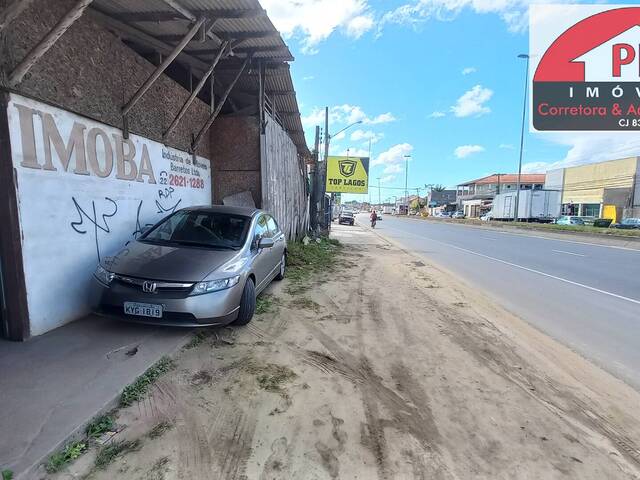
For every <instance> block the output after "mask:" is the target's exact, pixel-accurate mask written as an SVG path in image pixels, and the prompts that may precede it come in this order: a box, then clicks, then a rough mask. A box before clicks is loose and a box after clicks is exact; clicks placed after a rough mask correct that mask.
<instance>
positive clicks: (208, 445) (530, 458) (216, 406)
mask: <svg viewBox="0 0 640 480" xmlns="http://www.w3.org/2000/svg"><path fill="white" fill-rule="evenodd" d="M336 232H337V234H338V236H339V237H340V238H342V240H343V241H344V242H348V245H347V246H346V248H345V249H344V253H343V254H341V259H340V268H339V269H338V270H337V271H336V272H326V273H325V274H323V275H321V276H317V277H315V278H313V279H312V284H311V285H310V288H309V289H308V290H306V291H304V292H302V293H299V294H297V295H295V296H291V295H289V294H288V293H287V281H286V280H285V281H284V282H281V283H279V284H274V286H273V287H272V288H271V292H270V293H271V294H272V295H274V296H275V298H277V300H276V303H277V305H276V306H275V307H274V309H273V311H272V312H269V313H265V314H262V315H260V316H258V317H256V318H255V319H254V321H253V322H252V323H251V324H250V325H249V326H247V327H244V328H236V329H222V330H218V331H214V332H209V335H208V336H206V337H205V338H204V340H203V341H202V343H200V344H199V345H197V346H196V347H194V348H190V349H185V350H184V351H183V352H182V353H181V354H180V355H179V356H178V357H177V358H176V362H177V368H176V369H175V370H174V371H173V372H171V373H169V374H167V375H166V376H164V377H162V378H161V380H159V382H158V383H157V384H156V385H155V386H154V388H153V391H152V393H151V395H150V396H149V398H148V399H147V400H146V401H144V402H141V403H139V404H137V405H134V406H132V407H129V408H127V409H124V410H122V411H121V412H120V414H119V417H118V425H119V427H120V428H121V431H120V432H119V433H118V434H117V435H116V437H115V438H116V439H120V440H123V439H124V440H139V441H140V442H139V445H138V446H137V447H136V448H135V449H134V451H130V452H128V453H125V454H122V455H120V456H118V457H117V458H116V459H115V460H114V461H113V462H112V463H111V464H110V465H109V466H108V467H107V468H106V469H105V470H95V471H93V472H91V465H92V464H93V459H94V456H95V451H92V452H90V453H89V454H86V455H85V456H84V457H82V458H81V459H80V460H78V461H77V462H76V463H75V464H73V465H72V466H71V467H70V468H69V469H68V470H66V471H65V472H63V473H61V474H58V475H56V476H55V477H52V478H84V477H85V476H87V474H89V475H88V476H89V478H95V479H114V478H127V479H148V480H160V479H203V480H204V479H260V480H272V479H273V480H280V479H282V480H284V479H335V478H340V479H413V478H415V479H456V478H457V479H482V478H484V479H553V478H563V479H564V478H576V479H585V480H588V479H594V480H595V479H597V480H603V479H631V478H640V448H639V445H640V410H639V408H638V407H639V406H640V396H639V395H638V393H636V392H635V391H634V390H632V389H630V388H629V387H627V386H626V385H625V384H623V383H622V382H620V381H618V380H616V379H614V378H613V377H611V376H609V375H608V374H606V373H604V372H603V371H601V370H599V369H597V368H596V367H595V366H593V365H591V364H589V363H588V362H586V361H585V360H583V359H582V358H581V357H579V356H577V355H576V354H574V353H573V352H571V351H569V350H567V349H566V348H564V347H562V346H560V345H559V344H557V343H555V342H554V341H552V340H551V339H549V338H548V337H546V336H544V335H542V334H541V333H539V332H538V331H536V330H534V329H532V328H531V327H529V326H528V325H527V324H525V323H524V322H522V321H521V320H519V319H518V318H515V317H514V316H512V315H511V314H510V313H508V312H506V311H504V310H502V309H500V308H498V307H497V306H495V305H494V304H492V303H490V302H489V301H488V300H487V299H486V298H484V297H483V296H481V295H480V294H478V293H476V292H473V291H471V290H470V289H469V288H468V287H466V286H465V285H464V284H463V283H461V282H460V281H459V280H457V279H455V278H453V277H452V276H450V275H449V274H448V273H447V272H445V271H443V270H441V269H439V268H437V267H436V266H434V265H429V264H427V263H425V262H424V260H420V259H417V258H415V257H413V256H411V255H410V254H408V253H406V252H404V251H402V250H401V249H400V248H398V247H396V246H394V245H392V244H389V243H387V242H386V241H384V240H381V239H380V238H379V237H377V236H376V235H373V234H371V233H370V232H368V231H365V230H363V229H361V228H360V227H345V228H342V229H337V230H336ZM541 301H543V300H541ZM157 425H161V427H157ZM154 427H156V428H155V430H154ZM152 431H153V432H154V433H152V434H150V432H152Z"/></svg>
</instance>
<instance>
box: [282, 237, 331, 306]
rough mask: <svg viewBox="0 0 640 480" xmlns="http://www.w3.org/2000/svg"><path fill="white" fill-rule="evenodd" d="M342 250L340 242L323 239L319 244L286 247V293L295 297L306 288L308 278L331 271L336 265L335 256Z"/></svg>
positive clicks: (311, 243)
mask: <svg viewBox="0 0 640 480" xmlns="http://www.w3.org/2000/svg"><path fill="white" fill-rule="evenodd" d="M341 249H342V246H341V245H340V242H338V241H337V240H335V239H332V238H326V237H323V238H321V239H320V241H319V242H317V241H311V242H310V243H309V244H308V245H305V244H304V243H302V242H293V243H290V244H289V245H288V247H287V265H288V270H287V278H288V279H289V285H288V287H287V293H289V294H290V295H297V294H300V293H302V292H303V291H304V290H306V288H308V287H307V286H306V285H305V283H306V281H307V280H308V278H309V277H310V276H311V275H312V274H314V273H319V272H327V271H331V270H332V269H333V267H334V266H335V263H336V254H337V253H338V252H339V251H340V250H341Z"/></svg>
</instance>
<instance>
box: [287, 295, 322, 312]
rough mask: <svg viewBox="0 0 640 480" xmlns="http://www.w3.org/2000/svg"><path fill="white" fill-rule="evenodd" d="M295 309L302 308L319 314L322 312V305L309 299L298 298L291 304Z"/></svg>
mask: <svg viewBox="0 0 640 480" xmlns="http://www.w3.org/2000/svg"><path fill="white" fill-rule="evenodd" d="M289 304H290V305H291V306H292V307H294V308H301V309H304V310H313V311H314V312H317V311H319V310H320V305H319V304H317V303H316V302H314V301H313V300H311V299H310V298H308V297H296V298H294V299H293V300H291V302H290V303H289Z"/></svg>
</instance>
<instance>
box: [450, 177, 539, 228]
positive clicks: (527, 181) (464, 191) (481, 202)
mask: <svg viewBox="0 0 640 480" xmlns="http://www.w3.org/2000/svg"><path fill="white" fill-rule="evenodd" d="M544 182H545V174H544V173H523V174H521V175H520V189H521V190H532V189H533V190H538V189H541V188H542V187H543V186H544ZM517 186H518V174H517V173H496V174H493V175H488V176H486V177H482V178H478V179H476V180H472V181H470V182H466V183H461V184H459V185H458V186H457V190H456V203H457V207H458V210H462V211H463V212H464V214H465V215H466V216H467V217H469V218H477V217H480V216H482V215H484V214H485V213H487V212H488V211H489V210H491V205H492V203H493V198H494V197H495V196H496V195H497V194H499V193H505V192H514V191H516V190H517Z"/></svg>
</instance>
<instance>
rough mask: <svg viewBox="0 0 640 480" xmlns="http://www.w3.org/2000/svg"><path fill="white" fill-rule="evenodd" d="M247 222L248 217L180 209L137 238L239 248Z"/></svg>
mask: <svg viewBox="0 0 640 480" xmlns="http://www.w3.org/2000/svg"><path fill="white" fill-rule="evenodd" d="M248 226H249V218H248V217H243V216H238V215H229V214H226V213H218V212H207V211H189V210H181V211H179V212H176V213H175V214H174V215H171V216H170V217H168V218H167V219H165V220H164V221H162V222H161V223H159V224H158V225H156V227H155V228H153V229H152V230H150V231H149V232H148V233H146V234H145V235H143V236H142V237H141V238H140V240H141V241H143V242H147V243H159V244H162V243H171V244H181V245H185V246H189V245H191V246H202V247H213V248H227V247H228V248H240V247H241V246H242V245H243V244H244V241H245V238H246V232H247V231H248V229H249V228H248Z"/></svg>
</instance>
